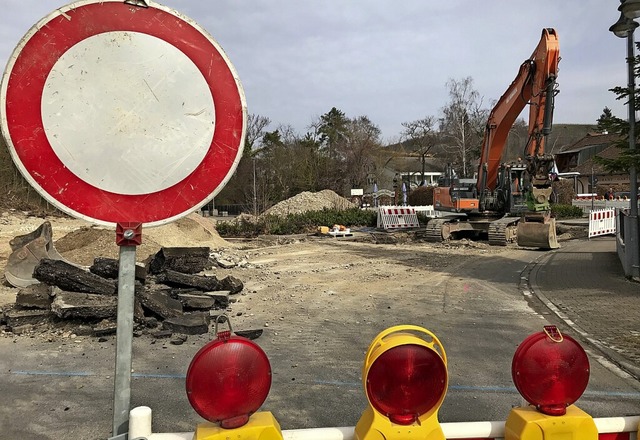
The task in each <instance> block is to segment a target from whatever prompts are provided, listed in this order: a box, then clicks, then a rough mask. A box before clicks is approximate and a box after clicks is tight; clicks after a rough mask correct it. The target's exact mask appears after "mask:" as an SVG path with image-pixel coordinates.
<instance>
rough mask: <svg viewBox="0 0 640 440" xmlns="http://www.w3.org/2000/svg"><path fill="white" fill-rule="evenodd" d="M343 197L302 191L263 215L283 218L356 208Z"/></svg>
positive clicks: (332, 193)
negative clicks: (290, 215) (325, 210)
mask: <svg viewBox="0 0 640 440" xmlns="http://www.w3.org/2000/svg"><path fill="white" fill-rule="evenodd" d="M357 207H358V205H356V204H355V203H351V202H350V201H349V200H347V199H345V198H344V197H341V196H339V195H338V194H336V193H335V192H333V191H331V190H330V189H324V190H322V191H319V192H316V193H314V192H309V191H304V192H301V193H300V194H297V195H295V196H293V197H291V198H290V199H287V200H283V201H282V202H280V203H277V204H275V205H273V206H272V207H271V208H269V209H268V210H266V211H265V212H264V214H263V215H275V216H278V217H285V216H287V215H289V214H302V213H305V212H309V211H322V210H323V209H325V208H326V209H337V210H346V209H351V208H357Z"/></svg>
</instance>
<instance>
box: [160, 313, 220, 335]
mask: <svg viewBox="0 0 640 440" xmlns="http://www.w3.org/2000/svg"><path fill="white" fill-rule="evenodd" d="M162 326H163V327H164V328H165V329H166V330H171V331H172V332H174V333H182V334H185V335H203V334H205V333H208V332H209V323H208V322H207V320H206V318H205V316H204V315H202V314H192V315H182V316H176V317H174V318H168V319H165V320H164V321H163V322H162Z"/></svg>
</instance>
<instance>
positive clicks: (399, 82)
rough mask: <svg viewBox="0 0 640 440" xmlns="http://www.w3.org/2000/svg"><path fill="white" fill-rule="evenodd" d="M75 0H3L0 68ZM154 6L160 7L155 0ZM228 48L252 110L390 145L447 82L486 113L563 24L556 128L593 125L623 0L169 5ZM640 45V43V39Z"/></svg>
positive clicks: (621, 67) (622, 57) (620, 52)
mask: <svg viewBox="0 0 640 440" xmlns="http://www.w3.org/2000/svg"><path fill="white" fill-rule="evenodd" d="M66 3H68V2H64V1H62V2H60V1H53V0H2V6H3V8H2V14H0V66H1V67H0V68H2V69H3V70H4V66H5V65H6V63H7V59H8V58H9V56H10V55H11V53H12V52H13V50H14V49H15V47H16V45H17V44H18V42H19V41H20V39H21V38H22V36H23V35H24V34H25V33H26V32H27V31H28V30H29V29H30V28H31V27H32V26H33V25H34V24H35V23H36V22H38V20H40V19H41V18H42V17H44V16H46V15H48V14H49V13H50V12H52V11H53V10H54V9H56V8H58V7H60V6H63V5H65V4H66ZM152 3H153V2H152ZM158 3H161V4H163V5H165V6H168V7H170V8H172V9H175V10H176V11H179V12H180V13H182V14H184V15H186V16H188V17H190V18H191V19H193V20H194V21H196V22H197V23H198V24H199V25H200V26H202V27H203V28H204V29H206V30H207V31H208V32H209V33H210V34H211V35H212V36H213V37H214V38H215V40H216V41H217V42H218V43H219V45H220V46H221V47H222V48H223V49H224V51H225V52H226V54H227V56H228V57H229V59H230V61H231V63H232V64H233V65H234V67H235V68H236V70H237V72H238V75H239V77H240V81H241V83H242V86H243V89H244V92H245V95H246V100H247V108H248V112H249V113H251V114H256V115H261V116H266V117H268V118H269V119H270V120H271V125H270V126H269V127H268V128H269V129H272V130H275V129H276V128H277V127H278V125H279V124H284V125H291V126H292V127H293V128H294V129H295V131H297V132H298V133H301V134H304V133H305V132H306V131H307V130H308V128H309V126H310V125H311V124H312V123H313V121H315V120H317V119H318V118H319V117H320V115H322V114H324V113H326V112H328V111H329V110H330V109H331V108H332V107H336V108H338V109H340V110H342V111H343V112H344V113H345V114H346V115H347V116H348V117H351V118H355V117H358V116H367V117H368V118H369V119H370V120H371V121H372V122H373V123H374V124H376V125H377V126H378V127H379V128H380V129H381V131H382V138H383V140H384V141H386V142H396V141H398V140H400V136H401V133H402V130H403V127H402V123H403V122H409V121H414V120H417V119H421V118H424V117H426V116H435V117H438V116H439V115H440V113H441V109H442V108H443V107H444V106H445V105H446V104H447V102H448V100H449V97H448V90H447V88H446V83H447V81H448V80H449V79H454V80H461V79H463V78H466V77H471V78H473V83H474V87H475V89H476V90H477V91H478V93H479V94H480V96H481V97H482V98H483V103H484V106H485V107H486V108H490V107H491V105H492V104H493V103H494V102H495V101H496V100H497V99H498V98H499V97H500V96H501V95H502V94H503V93H504V92H505V91H506V89H507V87H508V86H509V85H510V84H511V82H512V81H513V80H514V78H515V76H516V74H517V72H518V68H519V66H520V64H521V63H522V62H523V61H524V60H526V59H527V58H529V56H530V55H531V53H532V52H533V50H534V49H535V47H536V46H537V44H538V42H539V40H540V35H541V32H542V29H543V28H547V27H549V28H555V30H556V32H557V34H558V37H559V42H560V56H561V61H560V67H559V74H558V85H559V90H560V93H559V94H558V96H557V97H556V102H555V104H556V106H555V114H554V122H555V123H580V124H595V121H596V120H597V118H598V117H599V116H600V115H601V113H602V110H603V108H604V107H605V106H607V107H609V108H611V109H612V110H613V113H614V115H616V116H618V117H621V118H626V114H627V113H626V109H625V106H624V103H623V102H621V101H617V100H616V99H615V95H614V94H613V93H612V92H610V91H609V89H610V88H612V87H614V86H626V84H627V67H626V64H625V63H626V40H624V39H620V38H617V37H616V36H614V35H613V34H612V33H611V32H609V27H610V26H611V25H612V24H613V23H615V22H616V21H617V20H618V18H619V16H620V13H619V12H618V11H617V7H618V5H619V2H618V1H617V0H561V1H560V0H537V1H535V2H534V1H531V0H482V1H478V0H446V1H445V0H440V1H436V0H431V1H428V0H402V1H397V0H350V1H345V0H323V1H301V0H252V1H248V0H216V1H206V0H164V1H162V2H158ZM639 38H640V37H639Z"/></svg>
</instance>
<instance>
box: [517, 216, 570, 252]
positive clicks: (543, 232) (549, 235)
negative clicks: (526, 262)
mask: <svg viewBox="0 0 640 440" xmlns="http://www.w3.org/2000/svg"><path fill="white" fill-rule="evenodd" d="M540 220H541V221H540ZM518 246H523V247H532V248H539V249H558V248H559V247H560V245H559V244H558V239H557V237H556V219H554V218H550V217H548V216H543V217H535V218H527V217H525V218H523V219H521V220H520V221H519V222H518Z"/></svg>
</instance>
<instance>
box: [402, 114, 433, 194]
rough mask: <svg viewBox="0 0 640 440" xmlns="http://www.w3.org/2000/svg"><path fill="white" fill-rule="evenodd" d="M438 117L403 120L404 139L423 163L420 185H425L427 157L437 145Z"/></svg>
mask: <svg viewBox="0 0 640 440" xmlns="http://www.w3.org/2000/svg"><path fill="white" fill-rule="evenodd" d="M435 124H436V118H435V117H433V116H426V117H424V118H422V119H417V120H415V121H411V122H403V123H402V126H403V127H404V130H403V131H402V139H404V140H405V145H407V146H408V147H409V148H410V149H411V150H412V151H413V152H414V154H417V155H418V156H419V157H420V162H421V164H422V177H421V182H420V185H421V186H422V185H425V179H424V173H425V166H426V157H427V156H428V155H429V152H430V151H431V149H432V148H433V147H434V146H435V145H436V140H437V132H436V130H435Z"/></svg>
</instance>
